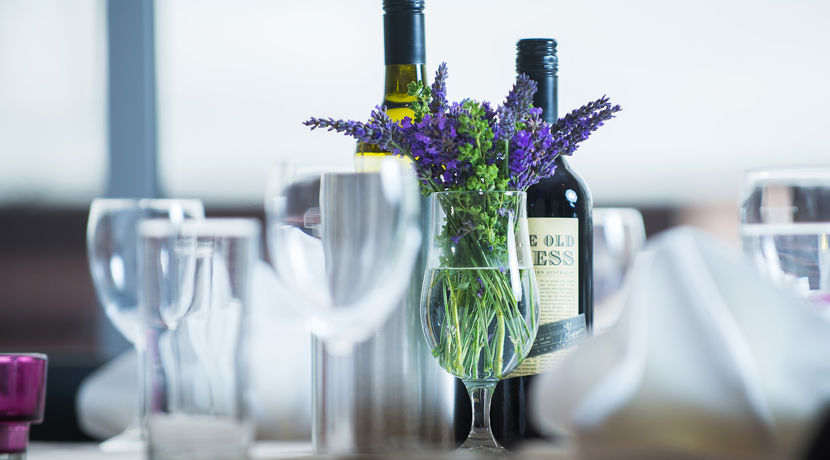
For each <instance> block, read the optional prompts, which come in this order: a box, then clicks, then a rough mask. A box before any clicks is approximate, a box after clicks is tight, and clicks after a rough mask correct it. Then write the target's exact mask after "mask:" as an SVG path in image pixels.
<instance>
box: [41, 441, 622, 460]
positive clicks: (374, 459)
mask: <svg viewBox="0 0 830 460" xmlns="http://www.w3.org/2000/svg"><path fill="white" fill-rule="evenodd" d="M527 447H528V448H526V449H523V450H522V452H521V453H519V454H518V455H516V456H514V458H515V459H516V460H541V459H544V460H578V458H579V457H578V455H575V453H574V452H573V451H571V450H569V449H562V448H555V447H553V446H552V445H550V444H547V443H538V444H531V445H528V446H527ZM145 458H146V457H145V456H144V454H143V453H141V452H128V453H107V452H101V450H100V449H99V448H98V444H97V443H52V442H40V441H36V442H32V443H31V444H30V445H29V452H28V460H145ZM331 458H332V457H330V456H318V455H313V454H312V452H311V443H310V442H296V441H265V442H257V443H256V444H255V445H254V447H253V449H251V456H250V459H251V460H288V459H300V460H313V459H320V460H323V459H326V460H329V459H331ZM349 458H351V459H352V460H358V459H360V458H365V459H367V460H383V459H386V458H389V459H395V460H407V459H408V460H436V459H438V460H441V459H443V460H470V459H471V457H470V456H468V455H462V456H456V455H455V454H454V453H453V452H451V451H450V452H438V453H436V452H432V453H427V452H424V453H420V454H401V455H373V456H365V457H363V456H352V457H349ZM609 458H613V457H609Z"/></svg>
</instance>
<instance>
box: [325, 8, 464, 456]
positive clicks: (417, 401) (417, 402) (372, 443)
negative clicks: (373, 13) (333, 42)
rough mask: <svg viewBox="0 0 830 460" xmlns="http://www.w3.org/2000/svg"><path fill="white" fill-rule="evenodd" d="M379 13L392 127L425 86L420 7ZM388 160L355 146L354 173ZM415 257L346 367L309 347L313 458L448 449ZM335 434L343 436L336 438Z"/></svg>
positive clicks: (449, 409)
mask: <svg viewBox="0 0 830 460" xmlns="http://www.w3.org/2000/svg"><path fill="white" fill-rule="evenodd" d="M383 9H384V16H383V29H384V50H385V63H386V76H385V85H384V92H383V101H382V102H381V104H382V105H385V106H386V107H387V112H388V113H389V116H390V117H391V118H392V119H394V120H400V119H402V118H403V117H405V116H412V115H413V112H412V110H411V109H410V108H409V103H411V102H412V101H414V99H415V98H414V97H412V96H409V95H408V94H407V89H408V88H407V87H408V86H409V84H410V83H411V82H415V81H421V82H424V84H426V82H425V78H424V75H425V59H424V58H425V56H424V54H425V53H424V51H425V47H424V14H423V10H424V0H384V1H383ZM388 155H390V153H389V152H384V151H382V149H380V148H378V146H376V145H372V144H364V143H358V145H357V149H356V154H355V167H356V169H357V170H358V171H375V170H377V169H378V168H379V165H380V162H381V160H382V159H383V158H384V157H385V156H388ZM367 199H371V197H367ZM422 215H423V216H426V215H427V214H426V212H424V213H423V214H422ZM424 226H426V225H425V224H424ZM423 252H424V251H422V255H421V258H420V259H419V260H418V262H417V263H416V265H415V268H414V269H413V275H412V279H411V280H410V288H409V290H408V291H407V293H406V296H405V297H404V298H403V299H402V300H401V301H400V305H399V306H398V307H396V308H395V310H394V311H393V312H392V313H391V314H390V316H389V318H388V319H387V320H386V321H385V322H384V324H383V325H382V326H381V327H380V328H379V330H378V332H377V333H375V334H374V335H373V336H372V337H370V338H369V339H368V340H366V341H364V342H362V343H359V344H357V345H356V346H355V348H354V351H353V353H352V357H351V360H350V362H347V363H344V362H343V360H342V359H338V357H337V356H335V355H334V354H332V353H331V352H330V351H329V350H328V349H327V347H326V346H325V345H324V344H323V343H322V342H321V341H319V340H313V341H312V402H313V408H312V416H313V418H312V425H313V426H312V445H313V448H314V451H315V452H317V453H332V452H338V451H337V448H338V445H339V444H341V443H342V440H341V438H349V439H348V441H349V442H350V444H351V445H350V453H352V454H384V455H386V454H388V453H389V452H397V453H400V452H407V451H420V450H424V449H426V450H433V449H438V450H440V449H446V448H448V447H450V446H451V445H452V444H453V441H454V439H453V436H452V435H453V433H452V430H453V426H454V425H453V423H454V411H455V407H454V386H453V377H452V376H450V375H449V374H447V373H446V372H445V371H444V370H443V369H442V368H441V367H440V365H439V364H438V361H437V360H436V359H435V358H433V357H432V354H431V353H430V350H429V347H428V346H427V344H426V340H425V339H424V335H423V332H422V329H421V319H420V311H419V310H420V288H421V280H422V277H423V274H424V265H425V262H424V255H425V254H423ZM349 365H350V366H351V369H350V372H348V373H346V375H350V376H351V378H352V379H353V384H352V386H353V388H354V389H355V392H354V393H355V394H354V395H353V399H351V400H348V401H342V400H338V399H337V398H338V395H339V393H338V392H337V391H332V390H333V389H335V388H336V387H337V386H338V385H339V384H340V380H339V379H340V378H341V376H342V375H343V374H341V373H340V371H339V370H340V369H342V366H349ZM340 397H342V395H340ZM464 397H465V398H466V399H469V398H468V397H467V396H466V394H465V395H464ZM343 404H346V405H350V406H351V407H352V411H351V412H352V414H351V417H352V419H351V420H349V421H348V422H349V423H343V422H344V421H343V420H339V419H335V417H334V414H335V413H336V411H332V410H331V408H333V407H338V406H339V405H343ZM343 427H345V430H348V432H339V431H338V428H339V430H343V429H344V428H343ZM467 428H468V429H469V425H467Z"/></svg>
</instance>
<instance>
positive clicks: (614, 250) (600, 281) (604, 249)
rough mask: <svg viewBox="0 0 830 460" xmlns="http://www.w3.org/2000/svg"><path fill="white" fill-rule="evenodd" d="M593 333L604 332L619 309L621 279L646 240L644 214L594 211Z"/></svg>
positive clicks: (595, 209)
mask: <svg viewBox="0 0 830 460" xmlns="http://www.w3.org/2000/svg"><path fill="white" fill-rule="evenodd" d="M592 215H593V216H592V217H593V224H594V241H593V244H594V246H593V248H594V260H593V270H594V282H593V284H594V332H595V333H599V332H602V331H603V330H604V329H607V328H608V327H609V326H610V325H611V324H612V323H613V322H614V320H615V319H616V316H617V315H618V313H619V309H620V307H621V305H620V303H619V302H618V300H619V298H620V295H619V294H620V292H621V291H622V286H623V280H624V279H625V275H626V273H627V272H628V269H629V268H630V267H631V263H632V262H633V261H634V256H636V255H637V252H639V250H640V248H642V247H643V244H644V243H645V241H646V231H645V225H644V224H643V215H642V214H641V213H640V211H638V210H637V209H635V208H594V210H593V212H592Z"/></svg>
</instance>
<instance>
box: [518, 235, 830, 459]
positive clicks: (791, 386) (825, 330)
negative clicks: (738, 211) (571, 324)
mask: <svg viewBox="0 0 830 460" xmlns="http://www.w3.org/2000/svg"><path fill="white" fill-rule="evenodd" d="M531 398H532V403H533V406H534V407H536V408H537V409H536V411H535V413H534V414H533V415H534V419H535V421H536V424H537V426H539V427H540V428H541V429H542V430H543V431H544V432H546V433H548V434H561V433H563V432H566V433H571V434H573V435H574V436H575V441H576V445H577V446H578V449H579V451H580V455H581V456H582V457H584V458H609V457H611V458H638V459H639V458H752V459H765V458H793V457H795V456H797V455H798V454H799V453H800V450H801V449H803V448H804V447H805V446H804V443H805V442H807V441H808V438H809V437H810V436H811V435H812V432H811V430H812V429H813V426H812V425H813V423H814V422H815V421H816V420H817V416H818V415H819V414H820V413H821V411H823V410H824V409H825V408H826V407H827V405H828V403H829V402H830V323H828V322H827V321H825V320H823V319H822V318H821V317H820V316H819V315H818V313H816V311H815V310H814V309H813V308H811V307H810V306H809V305H807V304H804V303H802V301H801V300H799V299H797V298H794V297H791V294H790V293H789V292H787V291H785V290H782V289H779V288H777V287H776V286H774V285H773V284H772V283H771V282H769V281H768V280H766V279H764V278H763V277H762V276H761V275H759V274H758V273H757V270H756V269H755V267H753V266H751V264H750V263H749V261H747V260H744V258H743V257H742V255H741V254H740V253H739V251H737V250H736V249H734V248H732V247H730V246H728V245H726V244H724V243H722V242H720V241H718V240H716V239H714V238H713V237H711V236H709V235H707V234H705V233H702V232H701V231H699V230H694V229H691V228H678V229H674V230H671V231H668V232H666V233H665V234H663V235H662V236H660V237H658V238H657V239H656V240H654V241H652V242H651V243H650V244H649V245H648V246H647V247H646V250H645V251H644V252H643V253H641V255H640V256H639V257H638V259H637V260H636V262H635V264H634V267H633V268H632V270H631V272H630V274H629V279H628V281H627V285H626V293H625V296H624V298H623V309H622V312H621V314H620V318H619V320H618V321H617V322H616V323H615V324H614V325H613V326H611V327H610V328H609V329H608V330H607V332H605V333H604V334H601V335H598V336H595V337H592V338H590V339H588V340H586V341H585V342H584V343H583V344H582V345H580V346H579V348H577V349H576V350H574V352H573V353H571V355H570V356H568V358H567V359H565V360H563V361H561V362H560V363H558V365H557V366H555V367H554V368H553V369H551V370H550V371H549V372H548V373H547V374H545V375H543V376H542V377H541V379H540V381H539V382H538V383H537V384H536V386H535V388H534V389H533V391H532V394H531Z"/></svg>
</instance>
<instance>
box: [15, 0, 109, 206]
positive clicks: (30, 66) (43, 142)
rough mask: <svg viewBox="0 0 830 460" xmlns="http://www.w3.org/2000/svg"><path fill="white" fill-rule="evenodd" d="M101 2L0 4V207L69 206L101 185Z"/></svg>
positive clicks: (103, 70) (103, 51)
mask: <svg viewBox="0 0 830 460" xmlns="http://www.w3.org/2000/svg"><path fill="white" fill-rule="evenodd" d="M103 5H104V1H103V0H72V1H62V0H58V1H55V0H50V1H44V0H39V1H30V0H0V204H3V203H32V202H35V203H36V202H42V203H50V204H62V205H75V204H78V203H79V202H83V201H85V200H87V199H88V198H89V197H92V196H95V195H99V194H101V193H103V189H104V187H105V183H106V178H105V174H106V167H107V162H106V161H107V160H106V159H107V153H106V149H107V138H106V92H107V87H106V65H105V64H106V63H105V54H106V42H105V38H106V31H105V22H104V21H105V18H104V11H105V10H104V8H103Z"/></svg>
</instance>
